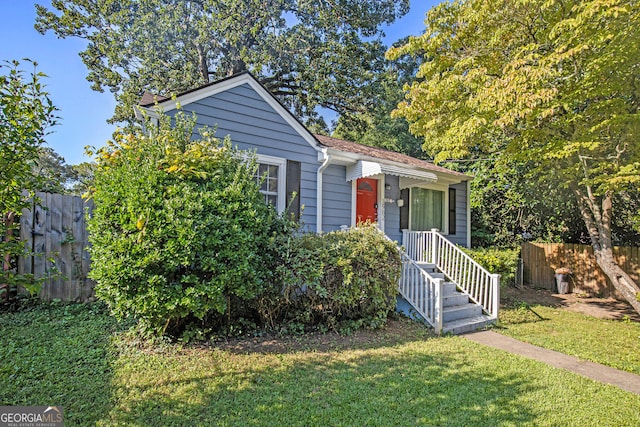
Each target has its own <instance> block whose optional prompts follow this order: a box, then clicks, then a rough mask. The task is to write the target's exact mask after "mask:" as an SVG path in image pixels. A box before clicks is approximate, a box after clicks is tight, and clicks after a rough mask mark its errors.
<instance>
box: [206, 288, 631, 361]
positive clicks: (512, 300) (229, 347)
mask: <svg viewBox="0 0 640 427" xmlns="http://www.w3.org/2000/svg"><path fill="white" fill-rule="evenodd" d="M501 292H502V294H501V306H502V307H503V308H507V307H514V306H517V305H518V304H520V303H526V304H528V305H532V306H533V305H544V306H548V307H555V308H558V309H562V310H569V311H574V312H579V313H583V314H586V315H589V316H593V317H597V318H600V319H614V320H623V319H626V318H628V319H631V320H632V321H637V322H640V315H638V313H636V312H635V311H634V310H633V309H632V308H631V306H630V305H629V304H627V303H626V302H623V301H618V300H616V299H613V298H595V297H591V296H588V295H582V294H575V293H571V294H555V293H553V292H551V291H549V290H546V289H536V288H529V287H525V288H522V289H519V288H513V287H509V288H507V289H503V290H502V291H501ZM433 336H434V335H433V332H432V331H431V330H430V329H428V328H427V327H426V326H424V325H423V324H421V323H419V322H415V321H412V320H409V319H406V318H403V317H399V318H392V319H389V321H388V322H387V325H386V326H385V327H383V328H381V329H360V330H356V331H354V332H352V333H350V334H339V333H337V332H326V333H320V332H316V333H307V334H303V335H279V334H273V333H265V334H264V335H261V336H242V337H232V338H226V339H225V338H218V339H215V340H213V341H210V342H208V343H207V344H205V345H203V346H202V347H204V348H215V349H220V350H224V351H229V352H231V353H236V354H250V353H261V354H288V353H295V352H315V353H326V352H333V351H343V350H355V349H369V348H379V347H383V346H393V345H399V344H402V343H406V342H411V341H416V340H424V339H428V338H430V337H433ZM196 347H198V346H196Z"/></svg>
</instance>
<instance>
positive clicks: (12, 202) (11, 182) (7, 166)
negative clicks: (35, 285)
mask: <svg viewBox="0 0 640 427" xmlns="http://www.w3.org/2000/svg"><path fill="white" fill-rule="evenodd" d="M27 62H30V63H31V61H28V60H27ZM20 65H21V64H20V63H19V62H18V61H12V62H3V63H1V64H0V260H1V261H0V264H2V263H3V262H4V261H5V259H9V260H10V263H9V265H7V267H9V268H8V269H5V268H3V269H2V273H1V275H0V285H2V286H1V287H0V299H6V298H7V293H13V292H15V288H16V286H17V285H19V284H21V282H22V283H24V279H25V278H24V277H19V276H18V275H17V274H16V272H15V265H13V264H12V263H13V262H15V259H16V257H17V256H19V255H20V254H22V253H23V250H24V246H23V244H22V242H20V241H19V240H18V239H17V233H18V219H17V216H16V215H17V214H19V213H20V212H21V211H22V209H23V208H25V207H27V206H28V204H27V197H25V195H24V194H23V191H24V190H28V191H30V192H33V190H35V189H37V188H38V186H39V183H40V182H41V179H40V177H39V176H38V175H37V174H35V173H34V170H33V169H32V164H33V162H34V161H35V160H36V159H38V155H39V153H40V150H42V147H43V145H44V144H45V136H46V135H47V129H48V128H49V127H51V126H53V125H55V124H56V119H57V118H56V116H55V112H56V108H55V107H54V105H53V103H52V102H51V99H49V95H48V93H47V92H46V90H45V87H44V85H43V84H42V83H41V80H42V78H44V77H46V76H45V75H44V74H42V73H41V72H38V71H37V70H36V66H37V64H36V63H35V62H33V63H32V65H33V71H32V72H30V73H26V72H25V71H24V70H22V69H21V68H20Z"/></svg>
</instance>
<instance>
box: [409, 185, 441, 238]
mask: <svg viewBox="0 0 640 427" xmlns="http://www.w3.org/2000/svg"><path fill="white" fill-rule="evenodd" d="M414 188H424V189H425V190H435V191H440V192H442V193H444V197H443V198H442V227H443V229H442V230H440V232H441V233H442V234H444V235H448V234H449V212H448V207H449V186H443V185H420V186H417V187H410V188H409V230H412V228H411V224H412V223H413V222H412V221H411V220H412V219H413V218H412V215H413V203H411V202H412V200H413V199H412V198H411V197H412V195H413V189H414Z"/></svg>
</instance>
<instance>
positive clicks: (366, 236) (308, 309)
mask: <svg viewBox="0 0 640 427" xmlns="http://www.w3.org/2000/svg"><path fill="white" fill-rule="evenodd" d="M278 247H279V253H280V256H279V259H280V263H279V265H278V266H277V267H276V269H275V271H276V281H275V282H274V283H275V285H276V286H275V287H273V288H272V289H271V291H270V292H268V293H266V294H265V295H264V296H263V297H262V298H261V300H260V301H259V305H258V308H259V312H260V314H261V316H262V317H263V318H264V319H265V321H266V322H267V323H269V324H271V325H275V323H276V322H275V319H277V318H278V317H279V318H280V319H281V322H284V324H289V325H291V324H300V325H304V326H307V327H318V326H320V327H326V328H329V329H341V330H352V329H357V328H359V327H361V326H366V327H374V328H376V327H380V326H382V325H384V324H385V323H386V320H387V315H388V314H389V312H390V311H391V310H393V309H394V307H395V302H396V301H395V295H396V292H397V284H398V279H399V275H400V268H401V261H400V255H399V253H398V248H397V247H396V246H395V244H394V243H392V242H390V241H388V240H387V239H385V237H384V236H383V235H382V233H380V232H379V230H377V229H376V228H375V227H374V226H373V225H369V226H361V227H359V228H353V229H350V230H346V231H335V232H331V233H327V234H324V235H314V234H303V235H293V236H288V237H287V241H286V242H282V243H281V244H280V245H279V246H278Z"/></svg>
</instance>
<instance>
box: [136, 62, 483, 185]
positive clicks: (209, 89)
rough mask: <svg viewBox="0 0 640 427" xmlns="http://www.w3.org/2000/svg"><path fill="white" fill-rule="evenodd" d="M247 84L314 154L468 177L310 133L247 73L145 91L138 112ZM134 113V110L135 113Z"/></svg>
mask: <svg viewBox="0 0 640 427" xmlns="http://www.w3.org/2000/svg"><path fill="white" fill-rule="evenodd" d="M243 84H248V85H249V86H251V87H252V88H253V89H254V90H255V91H256V93H258V95H260V96H261V98H262V99H263V100H264V101H265V102H267V103H268V104H269V105H270V106H271V107H272V108H273V109H274V110H275V111H276V112H277V113H278V114H279V115H280V116H281V117H282V118H283V119H284V120H285V121H286V122H287V123H288V124H289V125H291V126H292V127H293V128H294V129H295V130H296V131H297V132H298V133H299V134H300V135H301V136H302V137H303V138H304V139H305V140H306V141H307V142H308V143H309V144H310V145H311V146H312V147H313V148H314V149H315V150H316V151H318V152H320V151H323V149H324V148H328V149H330V150H335V151H339V152H342V153H348V154H352V155H355V156H356V157H358V158H359V159H363V158H368V159H378V160H383V161H386V162H391V163H395V164H398V165H400V167H402V166H405V165H406V166H411V167H413V168H414V169H422V170H427V171H431V172H439V173H443V174H448V175H453V176H455V177H457V178H458V179H461V180H465V179H468V178H471V177H470V176H468V175H465V174H463V173H460V172H456V171H453V170H451V169H447V168H445V167H442V166H437V165H434V164H433V163H430V162H427V161H425V160H420V159H417V158H415V157H411V156H409V155H406V154H402V153H398V152H395V151H390V150H386V149H384V148H378V147H372V146H368V145H363V144H358V143H356V142H352V141H346V140H342V139H337V138H331V137H328V136H324V135H318V134H315V135H314V134H312V133H311V132H310V131H309V130H308V129H307V128H306V127H305V126H304V125H303V124H302V122H300V121H299V120H298V118H297V117H295V116H294V115H293V113H291V111H289V109H288V108H286V107H285V106H284V105H283V104H282V103H281V102H280V101H279V100H278V99H277V98H276V97H275V96H274V95H273V94H272V93H271V92H270V91H269V90H267V88H266V87H265V86H263V85H262V84H261V83H260V82H259V81H258V80H257V79H256V78H255V77H254V76H253V74H251V73H250V72H248V71H244V72H242V73H239V74H235V75H233V76H229V77H226V78H224V79H221V80H217V81H214V82H211V83H207V84H205V85H202V86H199V87H197V88H194V89H190V90H187V91H185V92H182V93H180V94H178V95H177V96H175V97H172V98H168V97H166V96H162V95H153V94H151V93H148V92H145V93H144V95H143V96H142V98H141V99H140V102H139V107H138V108H140V109H144V110H145V111H147V112H148V113H149V114H150V115H151V116H153V115H156V114H158V112H159V111H171V110H175V109H177V108H178V106H179V105H182V106H184V105H188V104H189V103H192V102H196V101H198V100H200V99H204V98H207V97H209V96H212V95H215V94H218V93H221V92H224V91H226V90H229V89H231V88H234V87H237V86H240V85H243ZM136 113H137V110H136Z"/></svg>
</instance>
